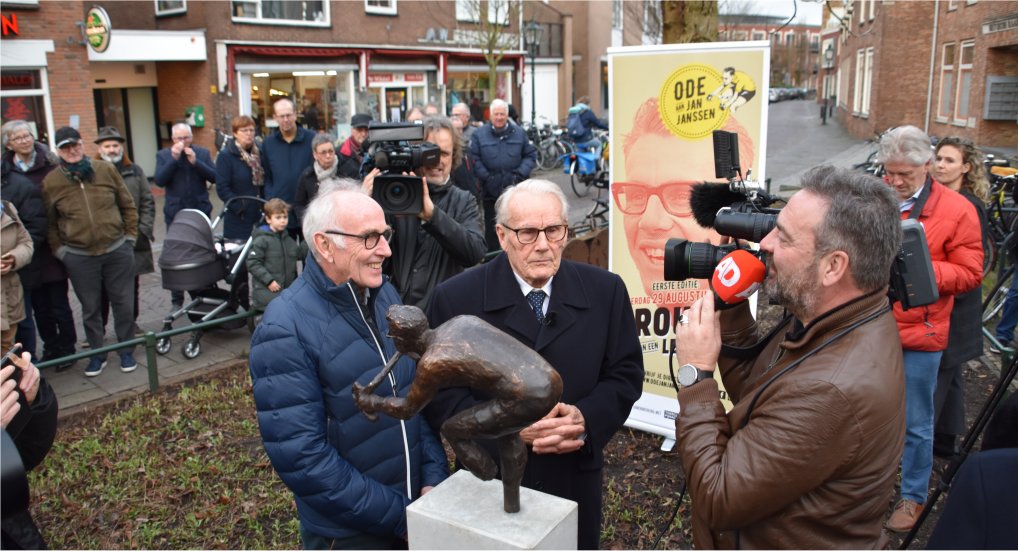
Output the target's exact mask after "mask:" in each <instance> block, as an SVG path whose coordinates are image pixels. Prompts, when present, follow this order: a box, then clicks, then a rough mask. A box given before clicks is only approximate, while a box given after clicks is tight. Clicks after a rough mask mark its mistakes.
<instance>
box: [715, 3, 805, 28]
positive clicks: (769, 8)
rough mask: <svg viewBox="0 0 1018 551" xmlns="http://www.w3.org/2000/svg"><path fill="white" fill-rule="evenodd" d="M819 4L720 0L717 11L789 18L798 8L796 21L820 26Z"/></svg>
mask: <svg viewBox="0 0 1018 551" xmlns="http://www.w3.org/2000/svg"><path fill="white" fill-rule="evenodd" d="M823 6H824V4H823V3H821V2H816V1H812V0H721V1H720V3H719V6H718V10H719V11H720V12H721V13H726V12H728V11H729V10H733V11H740V12H743V13H752V14H757V15H777V16H782V17H786V18H787V17H791V16H792V13H793V12H794V11H795V10H796V7H798V13H797V14H796V17H795V18H796V21H797V22H799V23H804V24H808V25H821V24H822V23H823V21H822V20H821V19H822V17H823Z"/></svg>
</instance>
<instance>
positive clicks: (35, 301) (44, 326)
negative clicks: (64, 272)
mask: <svg viewBox="0 0 1018 551" xmlns="http://www.w3.org/2000/svg"><path fill="white" fill-rule="evenodd" d="M32 310H33V312H34V313H35V326H36V329H37V330H38V332H39V337H41V338H42V348H43V352H42V355H43V357H44V358H46V359H47V360H52V359H53V358H59V357H61V356H69V355H71V354H74V345H75V342H77V340H78V332H77V330H76V329H75V328H74V316H73V314H72V313H71V303H70V300H69V299H68V298H67V280H66V279H61V280H60V281H49V282H45V283H42V284H41V285H39V286H38V287H36V288H35V289H32Z"/></svg>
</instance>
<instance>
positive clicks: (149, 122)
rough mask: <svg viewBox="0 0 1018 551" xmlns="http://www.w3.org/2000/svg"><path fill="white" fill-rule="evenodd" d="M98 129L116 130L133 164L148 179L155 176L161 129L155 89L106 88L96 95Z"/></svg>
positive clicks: (97, 91)
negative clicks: (124, 141) (109, 128)
mask: <svg viewBox="0 0 1018 551" xmlns="http://www.w3.org/2000/svg"><path fill="white" fill-rule="evenodd" d="M93 97H94V99H95V118H96V122H97V123H98V125H99V127H100V128H101V127H103V126H115V127H117V130H119V131H120V135H122V136H123V137H124V138H125V139H126V140H127V143H126V144H124V145H125V146H126V149H127V154H128V156H129V157H130V158H131V162H133V163H137V164H138V166H140V167H141V168H142V170H144V171H145V175H146V176H149V177H153V176H155V173H156V166H155V164H156V153H157V152H158V151H159V142H158V138H159V127H158V125H157V122H156V121H158V120H159V119H158V116H157V112H156V111H157V109H156V105H157V103H156V89H155V88H104V89H99V90H95V91H94V95H93Z"/></svg>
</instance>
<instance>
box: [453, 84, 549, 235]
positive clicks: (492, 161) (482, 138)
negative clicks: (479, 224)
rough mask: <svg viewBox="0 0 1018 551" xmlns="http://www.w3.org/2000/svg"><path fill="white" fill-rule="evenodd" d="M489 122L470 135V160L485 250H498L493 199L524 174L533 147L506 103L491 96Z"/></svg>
mask: <svg viewBox="0 0 1018 551" xmlns="http://www.w3.org/2000/svg"><path fill="white" fill-rule="evenodd" d="M488 110H489V111H490V112H491V122H489V123H488V124H486V125H484V126H482V127H481V128H478V129H477V131H475V132H474V136H473V137H472V138H470V150H469V152H468V153H469V155H470V160H471V161H472V162H473V167H474V176H476V177H477V182H478V183H479V184H481V190H482V193H483V204H484V238H485V241H487V242H488V250H489V251H497V250H501V246H500V245H499V243H498V236H497V235H496V234H495V200H496V199H498V196H499V195H502V192H503V191H505V188H507V187H509V186H512V185H516V184H518V183H520V182H522V181H523V180H526V179H527V178H530V172H531V171H533V170H534V167H536V166H537V148H535V147H534V144H532V143H530V141H529V139H528V138H527V134H526V132H524V131H523V129H522V128H520V127H519V126H517V125H516V123H514V122H512V121H511V120H509V104H507V103H506V102H505V101H504V100H500V99H494V100H492V101H491V106H490V107H489V109H488Z"/></svg>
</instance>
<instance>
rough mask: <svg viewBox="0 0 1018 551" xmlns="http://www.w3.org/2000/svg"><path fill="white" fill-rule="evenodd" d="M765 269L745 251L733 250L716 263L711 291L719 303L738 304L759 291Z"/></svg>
mask: <svg viewBox="0 0 1018 551" xmlns="http://www.w3.org/2000/svg"><path fill="white" fill-rule="evenodd" d="M766 276H767V267H766V266H765V265H764V263H763V262H761V261H760V259H759V258H757V257H755V256H753V254H752V253H750V252H749V251H747V250H745V249H737V250H734V251H732V252H730V253H728V254H727V255H725V257H724V258H722V259H721V262H719V263H718V266H717V268H714V276H713V277H711V280H710V283H711V289H713V290H714V294H715V295H717V297H718V298H719V299H721V302H724V303H725V304H738V303H740V302H742V301H744V300H746V299H748V298H749V296H750V295H752V294H753V293H755V292H757V290H758V289H760V284H761V283H763V280H764V277H766Z"/></svg>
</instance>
